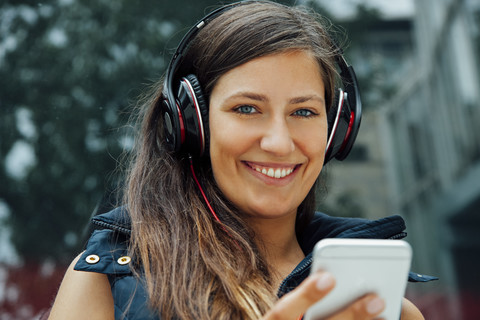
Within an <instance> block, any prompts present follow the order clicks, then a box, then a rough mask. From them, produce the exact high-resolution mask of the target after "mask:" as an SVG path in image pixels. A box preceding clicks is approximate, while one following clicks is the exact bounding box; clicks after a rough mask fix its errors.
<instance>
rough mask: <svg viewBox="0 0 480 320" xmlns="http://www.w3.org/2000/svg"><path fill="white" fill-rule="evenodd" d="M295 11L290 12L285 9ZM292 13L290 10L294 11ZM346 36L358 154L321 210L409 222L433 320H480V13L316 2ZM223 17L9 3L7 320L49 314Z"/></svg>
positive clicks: (1, 294)
mask: <svg viewBox="0 0 480 320" xmlns="http://www.w3.org/2000/svg"><path fill="white" fill-rule="evenodd" d="M284 2H285V3H289V4H291V2H290V1H284ZM292 2H293V1H292ZM295 3H297V4H301V5H307V6H311V7H313V8H315V10H318V11H319V12H321V13H324V14H325V15H326V16H327V17H329V18H330V19H331V20H332V21H333V22H334V23H335V24H336V25H337V26H339V27H340V28H341V29H343V30H344V32H345V33H347V34H348V41H347V42H345V41H342V39H343V38H342V37H341V33H342V32H337V34H338V35H339V36H338V38H339V42H340V43H342V44H344V47H345V50H346V56H347V58H348V60H349V61H350V62H351V63H352V64H353V65H354V67H355V70H356V72H357V75H358V78H359V81H360V85H361V90H362V97H363V103H364V117H363V119H362V128H361V131H360V134H359V136H358V142H357V143H356V145H355V147H354V149H353V150H352V154H351V156H350V157H349V158H348V159H347V160H346V161H344V162H336V163H331V164H329V166H327V168H326V170H325V171H326V173H327V174H326V179H327V181H328V183H327V186H328V188H327V189H328V192H327V194H326V195H324V199H323V201H321V202H320V203H319V208H320V210H323V211H325V212H328V213H329V214H333V215H343V216H360V217H367V218H379V217H383V216H387V215H391V214H400V215H402V216H403V217H404V218H405V219H406V221H407V226H408V229H407V230H408V237H407V240H408V241H409V242H410V243H411V244H412V245H413V248H414V261H413V269H414V270H416V271H418V272H421V273H427V274H432V275H436V276H439V277H440V279H441V280H440V281H437V282H435V283H429V284H426V285H425V284H410V285H409V287H408V292H407V293H408V295H409V297H410V298H411V299H412V300H414V302H415V303H416V304H417V305H419V307H420V308H421V309H422V311H423V312H424V314H425V316H426V318H427V319H461V320H466V319H478V318H480V304H479V302H480V272H479V271H478V270H480V258H479V256H480V255H479V253H480V250H479V249H480V248H479V247H480V237H479V236H478V234H479V232H480V215H479V213H478V211H479V210H480V209H479V208H480V126H479V124H480V105H479V102H478V101H479V98H480V97H479V89H480V86H479V81H480V80H479V79H480V59H479V56H480V29H479V28H480V3H479V1H478V0H416V1H415V0H395V1H391V0H368V1H367V0H365V1H360V0H336V1H328V0H310V1H295ZM216 5H218V2H217V1H212V0H202V1H199V0H197V1H186V0H182V1H175V2H171V1H167V0H162V1H153V0H151V1H147V0H143V1H139V0H116V1H107V0H96V1H89V0H56V1H53V0H51V1H20V0H16V1H3V2H1V3H0V319H1V320H3V319H32V318H35V317H38V315H39V314H40V313H41V311H42V310H43V309H44V308H46V307H48V306H49V305H50V303H51V301H52V299H53V297H54V295H55V292H56V290H57V288H58V285H59V282H60V281H61V277H62V275H63V272H64V270H65V268H66V267H67V266H68V264H69V262H70V261H71V259H72V258H73V257H74V256H75V255H76V254H77V253H78V252H79V251H80V250H81V249H82V247H83V245H84V241H85V238H86V236H87V234H88V220H89V218H90V217H91V216H92V215H93V214H95V213H98V212H103V211H106V210H108V209H109V208H111V207H112V206H115V204H116V199H115V196H112V194H114V193H115V190H117V189H119V188H121V184H122V183H121V181H122V179H121V177H122V169H123V166H122V165H121V160H122V152H128V150H130V149H131V147H132V144H133V141H132V138H131V128H130V127H129V125H128V117H129V114H130V112H131V111H132V109H133V106H134V105H135V101H136V100H137V99H138V97H139V95H141V93H142V91H144V90H145V88H146V87H148V85H149V84H150V83H151V82H152V81H153V80H155V79H158V78H160V77H161V75H162V74H163V71H164V68H165V67H166V64H167V63H168V59H169V58H170V54H171V53H172V50H173V49H174V48H175V46H176V44H177V42H178V40H179V39H180V37H181V36H182V34H183V32H185V31H186V29H187V28H188V27H190V26H191V25H192V24H193V22H194V21H196V20H197V19H199V18H201V17H202V16H203V14H204V13H206V12H208V11H210V9H212V8H213V7H215V6H216Z"/></svg>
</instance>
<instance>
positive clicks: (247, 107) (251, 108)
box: [235, 105, 256, 114]
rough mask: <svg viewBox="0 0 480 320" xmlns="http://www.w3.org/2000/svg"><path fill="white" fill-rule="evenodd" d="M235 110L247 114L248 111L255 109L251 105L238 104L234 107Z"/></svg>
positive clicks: (251, 111) (252, 111)
mask: <svg viewBox="0 0 480 320" xmlns="http://www.w3.org/2000/svg"><path fill="white" fill-rule="evenodd" d="M235 111H237V112H238V113H244V114H248V113H254V112H255V111H256V110H255V108H254V107H252V106H248V105H245V106H240V107H238V108H236V109H235Z"/></svg>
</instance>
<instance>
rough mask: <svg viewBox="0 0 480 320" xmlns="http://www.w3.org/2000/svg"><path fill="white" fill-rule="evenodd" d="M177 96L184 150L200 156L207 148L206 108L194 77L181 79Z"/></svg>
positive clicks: (190, 75)
mask: <svg viewBox="0 0 480 320" xmlns="http://www.w3.org/2000/svg"><path fill="white" fill-rule="evenodd" d="M177 96H178V101H179V104H180V109H181V110H182V113H183V118H184V123H185V132H186V138H185V146H184V150H185V151H187V152H189V153H191V154H192V155H196V156H201V155H202V154H203V153H204V152H205V149H206V148H207V146H208V141H207V140H208V134H205V133H208V108H207V104H206V102H205V98H204V96H203V92H202V88H201V86H200V82H199V81H198V79H197V77H196V76H195V75H193V74H189V75H187V76H186V77H184V78H182V79H181V81H180V87H179V91H178V95H177Z"/></svg>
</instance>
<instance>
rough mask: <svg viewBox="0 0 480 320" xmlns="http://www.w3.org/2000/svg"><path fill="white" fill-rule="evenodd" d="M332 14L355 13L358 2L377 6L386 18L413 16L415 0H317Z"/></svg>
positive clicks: (341, 15) (349, 14)
mask: <svg viewBox="0 0 480 320" xmlns="http://www.w3.org/2000/svg"><path fill="white" fill-rule="evenodd" d="M317 1H318V2H319V3H320V4H322V6H324V7H325V8H327V10H329V11H330V12H331V14H332V15H335V16H336V17H338V18H340V19H342V18H348V17H349V16H351V15H353V14H354V13H355V11H354V9H355V7H356V6H357V5H358V4H365V5H366V6H368V7H373V8H377V9H378V10H380V12H381V13H382V14H383V15H384V17H385V18H400V17H402V18H403V17H411V16H412V15H413V13H414V11H415V4H414V1H415V0H317Z"/></svg>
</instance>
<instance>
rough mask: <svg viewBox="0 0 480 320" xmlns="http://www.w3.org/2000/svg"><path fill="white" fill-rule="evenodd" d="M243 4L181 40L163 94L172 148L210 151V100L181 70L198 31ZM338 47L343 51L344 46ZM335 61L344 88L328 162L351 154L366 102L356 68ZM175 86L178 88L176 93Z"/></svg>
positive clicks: (332, 114) (331, 116)
mask: <svg viewBox="0 0 480 320" xmlns="http://www.w3.org/2000/svg"><path fill="white" fill-rule="evenodd" d="M241 4H244V2H236V3H232V4H229V5H226V6H223V7H220V8H218V9H216V10H214V11H212V12H211V13H210V14H208V15H207V16H205V17H204V18H203V19H201V20H200V21H199V22H197V23H196V24H195V25H194V26H193V27H192V28H191V29H190V30H189V31H188V32H187V33H186V34H185V36H184V37H183V39H182V40H181V41H180V44H179V45H178V47H177V49H176V51H175V54H174V55H173V57H172V60H171V61H170V64H169V65H168V68H167V72H166V76H165V82H164V87H163V92H162V97H161V98H160V100H161V101H160V112H161V114H162V115H163V121H164V138H165V140H166V144H167V147H168V148H169V150H171V151H174V152H180V153H182V152H183V153H185V154H190V155H191V156H197V157H201V156H202V155H203V154H204V153H205V151H206V150H205V149H206V145H207V143H206V139H207V137H206V133H205V127H206V121H208V102H207V101H206V99H205V98H204V95H203V93H202V89H201V86H200V83H199V81H198V80H197V77H196V76H195V75H193V74H189V75H181V74H177V73H178V71H179V69H180V66H181V64H182V62H183V57H184V54H185V52H186V49H187V48H188V46H189V44H190V43H191V41H192V40H193V38H194V37H195V36H196V34H197V33H198V32H199V31H200V30H201V29H202V28H203V27H204V26H206V25H207V24H208V23H209V22H210V21H212V20H213V19H215V17H217V16H218V15H220V14H221V13H223V12H225V11H227V10H229V9H231V8H232V7H236V6H239V5H241ZM338 51H339V52H341V50H338ZM335 61H336V63H337V65H338V68H339V73H340V77H341V81H342V86H343V88H338V89H336V90H338V95H337V96H336V98H335V99H334V101H335V102H334V105H333V106H332V107H331V108H330V111H329V113H328V115H327V121H328V140H327V148H326V151H325V161H324V162H325V163H327V162H328V161H329V160H331V159H333V158H336V159H337V160H343V159H345V158H346V157H347V155H348V154H349V153H350V150H351V149H352V146H353V143H354V142H355V139H356V137H357V133H358V130H359V127H360V120H361V117H362V104H361V100H360V93H359V90H358V84H357V78H356V76H355V72H354V70H353V68H352V67H351V66H349V65H348V64H347V62H346V60H345V58H344V57H343V56H342V55H341V54H340V53H339V54H338V55H337V56H336V58H335ZM182 69H184V68H182ZM175 84H178V85H175ZM174 88H178V89H177V92H176V93H175V92H174Z"/></svg>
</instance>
